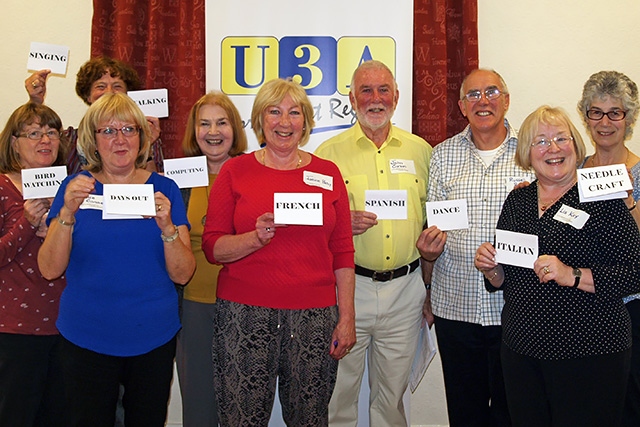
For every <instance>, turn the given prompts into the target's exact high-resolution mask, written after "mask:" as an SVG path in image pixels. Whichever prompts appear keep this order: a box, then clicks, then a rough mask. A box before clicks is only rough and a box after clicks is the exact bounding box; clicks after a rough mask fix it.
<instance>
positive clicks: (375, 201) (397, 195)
mask: <svg viewBox="0 0 640 427" xmlns="http://www.w3.org/2000/svg"><path fill="white" fill-rule="evenodd" d="M407 203H408V202H407V190H365V191H364V210H365V211H367V212H373V213H374V214H376V215H377V217H378V219H407Z"/></svg>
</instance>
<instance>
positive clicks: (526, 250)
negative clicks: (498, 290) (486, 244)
mask: <svg viewBox="0 0 640 427" xmlns="http://www.w3.org/2000/svg"><path fill="white" fill-rule="evenodd" d="M495 248H496V262H497V263H499V264H508V265H517V266H519V267H525V268H533V263H534V262H535V261H536V259H538V236H536V235H533V234H523V233H514V232H513V231H506V230H496V245H495Z"/></svg>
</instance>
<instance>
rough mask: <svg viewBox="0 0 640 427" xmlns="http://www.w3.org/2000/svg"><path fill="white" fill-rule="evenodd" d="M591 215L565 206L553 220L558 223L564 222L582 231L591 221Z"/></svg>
mask: <svg viewBox="0 0 640 427" xmlns="http://www.w3.org/2000/svg"><path fill="white" fill-rule="evenodd" d="M589 216H590V215H589V214H588V213H586V212H585V211H581V210H580V209H574V208H572V207H571V206H567V205H565V204H563V205H562V206H561V207H560V209H559V210H558V212H557V213H556V214H555V216H554V217H553V219H555V220H556V221H560V222H563V223H565V224H569V225H571V226H572V227H574V228H576V229H578V230H580V229H582V227H584V225H585V224H586V223H587V220H588V219H589Z"/></svg>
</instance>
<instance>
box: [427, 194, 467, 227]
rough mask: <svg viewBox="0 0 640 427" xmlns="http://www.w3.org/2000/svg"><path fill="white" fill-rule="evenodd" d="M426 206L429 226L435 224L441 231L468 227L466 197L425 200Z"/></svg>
mask: <svg viewBox="0 0 640 427" xmlns="http://www.w3.org/2000/svg"><path fill="white" fill-rule="evenodd" d="M426 208H427V225H428V226H429V227H431V226H432V225H435V226H436V227H438V228H439V229H440V230H441V231H447V230H463V229H467V228H469V216H468V215H467V200H466V199H458V200H444V201H441V202H427V203H426Z"/></svg>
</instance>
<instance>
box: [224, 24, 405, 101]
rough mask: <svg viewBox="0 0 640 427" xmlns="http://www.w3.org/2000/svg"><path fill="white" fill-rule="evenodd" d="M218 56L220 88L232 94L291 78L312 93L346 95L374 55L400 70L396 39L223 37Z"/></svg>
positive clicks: (255, 90) (247, 91)
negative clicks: (360, 67)
mask: <svg viewBox="0 0 640 427" xmlns="http://www.w3.org/2000/svg"><path fill="white" fill-rule="evenodd" d="M220 58H221V70H220V72H221V74H220V77H221V79H220V80H221V82H220V83H221V84H220V86H221V89H222V91H223V92H225V93H226V94H228V95H255V94H256V93H257V92H258V90H259V89H260V87H261V86H262V85H263V84H264V83H265V82H267V81H269V80H272V79H274V78H278V77H281V78H284V77H291V78H292V79H294V80H295V81H297V82H298V83H300V85H302V87H304V88H305V90H306V91H307V94H309V95H310V96H313V95H319V96H329V95H333V94H335V93H336V92H337V93H339V94H340V95H344V96H348V94H349V86H350V84H351V76H352V74H353V70H355V69H356V68H357V66H358V65H359V64H360V63H361V62H363V61H367V60H370V59H373V58H375V59H377V60H380V61H382V62H384V63H385V64H387V66H389V68H391V71H392V72H393V74H394V75H395V74H396V73H395V64H396V42H395V40H394V39H393V38H392V37H341V38H339V39H335V38H333V37H330V36H286V37H282V38H281V39H279V40H278V39H277V38H276V37H271V36H267V37H242V36H240V37H225V38H224V39H223V40H222V43H221V55H220Z"/></svg>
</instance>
